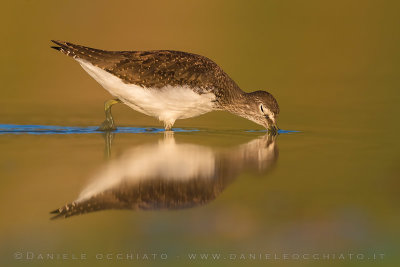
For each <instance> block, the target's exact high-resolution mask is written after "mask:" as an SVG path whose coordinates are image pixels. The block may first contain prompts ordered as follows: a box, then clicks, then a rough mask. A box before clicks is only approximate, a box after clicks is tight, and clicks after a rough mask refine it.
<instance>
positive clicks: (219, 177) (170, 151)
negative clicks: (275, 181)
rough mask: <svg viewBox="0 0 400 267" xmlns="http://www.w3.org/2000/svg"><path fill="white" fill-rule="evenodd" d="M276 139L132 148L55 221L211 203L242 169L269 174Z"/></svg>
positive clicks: (170, 141) (57, 214)
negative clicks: (227, 145) (224, 145)
mask: <svg viewBox="0 0 400 267" xmlns="http://www.w3.org/2000/svg"><path fill="white" fill-rule="evenodd" d="M277 155H278V154H277V148H276V146H275V137H271V136H266V137H263V138H257V139H255V140H253V141H251V142H249V143H247V144H244V145H241V146H238V147H236V148H232V149H229V150H228V151H226V150H222V151H216V150H213V149H211V148H208V147H203V146H199V145H193V144H175V141H174V139H173V136H172V138H171V137H170V138H167V139H165V140H164V141H163V142H160V143H158V144H153V145H146V146H142V147H136V148H135V149H132V150H131V151H128V152H126V153H125V154H124V155H123V156H122V157H120V158H119V159H118V160H116V161H113V162H110V163H109V164H108V165H107V166H106V168H104V169H103V170H102V171H101V172H100V173H99V175H98V176H97V177H96V179H95V180H94V181H93V182H92V183H91V184H90V185H89V186H87V187H86V188H85V189H84V190H83V191H82V193H81V195H80V197H79V198H78V199H77V200H76V201H74V202H72V203H71V204H67V205H66V206H63V207H61V208H59V209H57V210H55V211H53V212H52V213H54V214H55V216H54V217H53V218H59V217H69V216H73V215H78V214H83V213H88V212H93V211H99V210H104V209H133V210H137V209H142V210H147V209H181V208H189V207H194V206H198V205H203V204H205V203H207V202H209V201H211V200H213V199H215V198H216V197H217V196H218V195H219V194H220V193H221V192H222V191H223V190H224V189H225V188H226V187H227V186H228V185H229V184H230V183H231V181H232V180H233V179H234V178H235V177H236V176H237V175H238V174H239V173H240V172H241V171H243V170H244V169H248V168H254V166H256V169H258V170H259V171H266V170H268V169H269V168H270V167H271V166H272V165H273V163H274V162H275V161H276V158H277Z"/></svg>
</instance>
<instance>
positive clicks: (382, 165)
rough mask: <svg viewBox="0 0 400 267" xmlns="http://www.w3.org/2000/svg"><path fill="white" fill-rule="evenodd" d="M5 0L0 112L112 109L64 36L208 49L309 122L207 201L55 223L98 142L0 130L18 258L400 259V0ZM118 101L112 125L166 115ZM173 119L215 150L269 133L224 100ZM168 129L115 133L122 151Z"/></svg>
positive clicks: (292, 118) (72, 120) (26, 118)
mask: <svg viewBox="0 0 400 267" xmlns="http://www.w3.org/2000/svg"><path fill="white" fill-rule="evenodd" d="M2 10H3V12H2V16H1V17H0V29H1V42H0V49H1V51H2V52H1V53H0V84H1V92H2V96H1V98H0V123H1V124H42V125H63V126H93V125H99V124H100V123H101V122H102V121H103V119H104V113H103V103H104V101H105V100H107V99H109V98H110V95H109V94H108V93H107V92H106V91H105V90H104V89H103V88H102V87H101V86H100V85H98V84H97V83H96V82H95V81H94V80H93V79H92V78H91V77H90V76H89V75H88V74H87V73H86V72H85V71H84V70H83V69H82V68H81V67H80V66H79V64H77V62H75V61H74V60H72V59H71V58H68V57H66V56H65V55H63V54H61V53H58V52H57V51H55V50H53V49H50V46H51V45H52V43H51V42H50V40H51V39H56V40H64V41H69V42H72V43H77V44H81V45H85V46H89V47H94V48H99V49H105V50H152V49H172V50H182V51H187V52H192V53H197V54H201V55H204V56H207V57H209V58H210V59H212V60H214V61H215V62H216V63H217V64H219V65H220V66H221V67H222V68H223V69H224V70H225V71H226V72H227V73H228V74H229V75H230V76H231V78H233V79H234V80H235V81H236V83H237V84H238V85H239V86H240V87H241V88H242V89H243V90H244V91H247V92H250V91H254V90H267V91H269V92H271V93H272V94H273V95H274V96H275V97H276V98H277V100H278V102H279V105H280V108H281V114H280V117H279V121H278V125H279V127H280V128H281V129H285V130H298V131H301V133H298V134H292V135H281V136H279V137H278V141H277V143H278V145H279V151H280V154H279V155H280V156H279V159H278V162H277V166H276V168H275V170H274V171H273V172H272V173H271V174H269V175H268V177H259V176H257V175H256V174H254V173H247V172H246V173H243V174H241V175H239V177H238V179H237V181H236V182H235V183H234V184H233V185H232V186H231V187H229V189H226V191H225V192H224V193H223V194H222V195H221V196H220V197H219V198H218V199H217V200H216V201H214V202H212V203H211V204H210V205H207V206H205V207H201V208H198V209H194V210H186V211H180V212H176V213H168V212H161V213H160V212H147V213H146V212H138V213H135V212H130V211H129V212H101V213H98V214H90V215H86V217H85V216H82V217H77V218H72V219H70V220H65V221H56V222H54V221H49V220H48V217H47V213H48V211H50V210H52V209H54V208H57V207H58V206H60V205H63V204H65V203H66V202H68V201H71V200H73V199H74V198H75V197H76V196H77V195H78V194H79V192H80V190H81V189H82V188H83V187H84V185H85V184H87V182H88V179H89V177H90V176H91V174H92V173H93V172H94V171H95V170H96V169H97V168H98V167H99V166H101V165H102V164H103V154H102V153H103V147H104V143H103V142H104V141H103V139H102V138H101V137H100V135H85V136H84V135H79V136H78V135H71V136H64V135H59V136H27V135H19V136H13V135H2V136H0V146H1V149H2V153H1V155H0V176H1V180H0V185H1V189H0V192H1V193H0V200H1V201H0V209H1V217H2V220H1V221H0V226H1V227H0V239H1V240H3V242H2V244H1V246H0V249H1V252H0V253H1V254H0V255H1V258H2V259H1V261H3V262H4V263H6V264H7V265H8V266H9V265H17V264H20V263H21V262H19V261H15V260H14V259H13V257H12V253H13V252H14V251H17V250H35V251H38V250H43V251H47V250H49V249H50V250H55V251H66V250H67V251H78V252H80V251H82V250H87V251H88V252H95V251H99V250H116V251H117V250H121V249H131V248H137V249H139V250H150V251H153V250H163V249H165V250H169V251H173V252H176V253H183V252H182V251H184V252H186V250H187V249H188V250H191V249H193V250H202V251H205V250H211V251H214V250H216V249H218V250H221V251H230V250H235V249H237V250H239V251H245V250H251V251H253V250H262V251H264V250H266V249H268V250H269V251H274V250H275V251H278V252H279V251H288V250H293V251H296V250H301V249H304V250H311V251H344V252H347V251H352V250H355V251H364V252H372V251H377V252H382V253H385V255H386V257H387V260H386V261H384V262H374V261H368V262H362V261H357V262H353V261H345V262H344V264H345V265H346V264H347V265H353V264H354V265H358V264H364V265H365V264H368V265H379V266H382V265H386V266H394V265H396V264H398V263H399V262H400V260H399V258H398V251H399V248H400V246H399V237H400V234H399V229H398V225H399V208H398V203H399V185H400V182H399V178H400V175H399V171H400V169H399V167H398V162H399V159H400V157H399V149H400V145H399V144H400V142H399V141H398V131H399V130H400V126H399V123H398V122H399V119H398V116H399V115H400V110H399V104H398V103H399V98H400V97H399V96H400V94H399V86H400V82H399V70H400V52H399V45H400V31H399V30H400V19H399V16H398V13H399V10H400V3H399V2H398V1H385V0H384V1H374V0H363V1H361V0H360V1H311V0H310V1H294V0H293V1H253V0H248V1H190V0H189V1H175V0H172V1H120V0H118V1H101V0H97V1H68V2H65V1H64V2H62V1H44V0H42V1H31V0H26V1H21V0H17V1H4V2H3V3H2ZM113 113H114V118H115V120H116V123H117V125H119V126H144V127H160V126H161V125H162V124H161V123H160V122H158V121H157V120H156V119H154V118H150V117H147V116H145V115H143V114H139V113H137V112H135V111H133V110H131V109H129V108H128V107H126V106H123V105H116V106H115V107H114V108H113ZM175 126H176V127H194V128H198V129H202V130H204V131H202V132H200V133H183V134H180V135H178V134H176V141H177V142H188V143H196V144H201V145H205V146H212V147H214V146H217V147H218V146H222V147H225V146H226V147H231V146H237V145H239V144H241V143H245V142H248V141H250V140H251V139H252V138H254V137H255V136H253V134H251V135H247V134H246V133H243V130H253V129H260V128H259V126H257V125H255V124H253V123H251V122H249V121H247V120H245V119H242V118H239V117H236V116H234V115H231V114H228V113H226V112H212V113H209V114H206V115H203V116H200V117H197V118H192V119H188V120H179V121H177V122H176V124H175ZM216 132H217V133H216ZM232 133H235V134H232ZM160 138H162V136H161V135H140V136H139V135H133V136H132V135H127V134H124V135H121V134H120V135H117V136H116V138H115V146H114V150H115V152H114V155H118V154H121V153H122V152H123V151H124V149H125V148H126V147H132V146H136V145H138V144H141V143H146V142H149V143H151V142H157V140H158V139H160ZM111 215H112V216H111ZM95 263H96V264H97V263H98V262H95ZM169 263H170V264H174V265H176V264H182V261H181V262H179V261H178V263H175V262H169ZM190 263H191V264H194V265H196V264H197V265H201V264H202V262H190ZM242 263H243V264H249V263H250V264H265V262H257V263H254V262H242ZM296 263H297V264H299V265H307V266H308V265H313V264H317V265H318V263H315V262H314V263H313V262H296ZM325 263H326V264H328V263H327V262H324V264H325ZM331 263H332V264H336V263H337V262H331ZM30 264H32V265H42V264H49V265H51V264H54V262H53V263H52V262H44V263H43V262H40V261H35V262H30ZM64 264H73V262H71V261H68V262H66V263H64ZM84 264H89V262H84ZM90 264H92V263H90ZM121 264H123V263H121ZM125 264H131V263H129V262H128V263H126V262H125ZM147 264H149V265H151V264H154V265H156V264H157V262H153V263H147ZM166 264H168V263H166ZM203 264H204V263H203ZM223 264H229V262H228V263H220V265H223ZM237 264H240V262H237ZM278 264H282V265H284V264H286V262H282V261H279V262H278ZM319 264H320V263H319Z"/></svg>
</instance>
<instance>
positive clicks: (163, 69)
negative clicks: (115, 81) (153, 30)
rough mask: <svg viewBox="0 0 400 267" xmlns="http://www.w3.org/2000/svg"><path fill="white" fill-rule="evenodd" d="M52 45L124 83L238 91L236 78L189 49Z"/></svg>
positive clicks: (216, 92)
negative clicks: (135, 48) (111, 48)
mask: <svg viewBox="0 0 400 267" xmlns="http://www.w3.org/2000/svg"><path fill="white" fill-rule="evenodd" d="M53 42H54V43H56V44H57V45H58V46H56V47H53V48H55V49H57V50H60V51H61V52H63V53H64V54H66V55H69V56H71V57H73V58H75V59H80V60H84V61H87V62H89V63H91V64H93V65H94V66H96V67H99V68H101V69H103V70H105V71H107V72H109V73H111V74H113V75H115V76H116V77H118V78H120V79H121V80H122V81H123V82H124V83H127V84H135V85H139V86H142V87H146V88H164V87H166V86H172V87H174V86H188V87H190V88H193V89H195V90H198V93H200V94H201V93H209V92H213V93H215V94H216V95H217V97H218V96H219V95H220V94H224V93H227V92H225V91H227V90H228V91H229V92H234V93H235V92H239V91H240V89H239V87H238V86H237V85H236V84H235V82H234V81H233V80H232V79H231V78H230V77H229V76H228V75H227V74H226V73H225V72H224V71H223V70H222V69H221V68H220V67H219V66H218V65H217V64H216V63H215V62H213V61H212V60H210V59H208V58H206V57H204V56H201V55H196V54H192V53H187V52H181V51H172V50H153V51H105V50H100V49H94V48H90V47H85V46H81V45H76V44H72V43H69V42H62V41H53Z"/></svg>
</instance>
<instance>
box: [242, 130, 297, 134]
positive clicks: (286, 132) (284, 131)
mask: <svg viewBox="0 0 400 267" xmlns="http://www.w3.org/2000/svg"><path fill="white" fill-rule="evenodd" d="M246 132H249V133H266V132H267V130H248V131H246ZM290 133H301V131H292V130H282V129H279V130H278V134H290Z"/></svg>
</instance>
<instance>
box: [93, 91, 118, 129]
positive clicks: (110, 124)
mask: <svg viewBox="0 0 400 267" xmlns="http://www.w3.org/2000/svg"><path fill="white" fill-rule="evenodd" d="M117 103H121V100H119V99H110V100H108V101H106V102H105V103H104V112H105V113H106V120H105V121H104V122H103V123H102V124H101V125H100V127H99V129H98V130H99V131H113V130H115V129H117V128H116V127H115V125H114V119H113V117H112V114H111V107H112V106H113V105H115V104H117Z"/></svg>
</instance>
